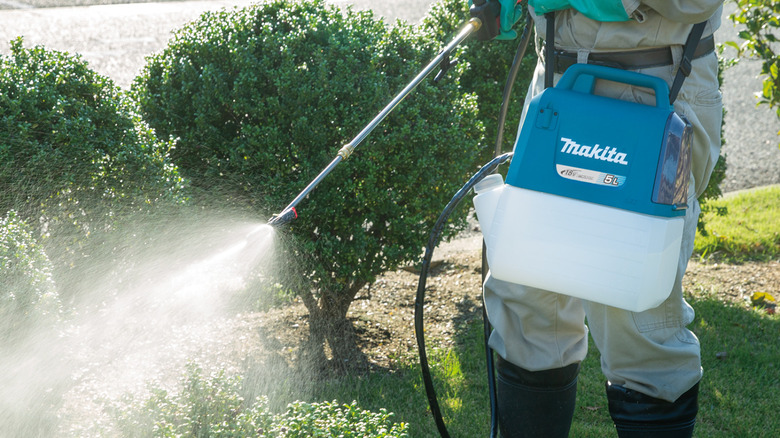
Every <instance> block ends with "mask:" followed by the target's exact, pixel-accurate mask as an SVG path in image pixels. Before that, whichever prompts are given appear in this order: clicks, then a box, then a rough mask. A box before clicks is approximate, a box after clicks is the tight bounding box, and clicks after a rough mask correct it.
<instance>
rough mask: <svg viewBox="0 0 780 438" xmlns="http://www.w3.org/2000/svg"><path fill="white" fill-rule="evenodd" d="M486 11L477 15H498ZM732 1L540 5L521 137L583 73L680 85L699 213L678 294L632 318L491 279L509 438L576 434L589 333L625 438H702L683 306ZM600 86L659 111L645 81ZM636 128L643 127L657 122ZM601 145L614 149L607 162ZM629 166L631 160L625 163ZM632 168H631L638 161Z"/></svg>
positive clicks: (506, 33)
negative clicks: (720, 43)
mask: <svg viewBox="0 0 780 438" xmlns="http://www.w3.org/2000/svg"><path fill="white" fill-rule="evenodd" d="M478 3H479V2H475V5H476V6H477V7H485V6H483V5H481V4H478ZM482 3H483V4H484V3H485V2H482ZM722 3H723V2H722V0H694V1H682V0H622V1H617V0H601V1H596V0H530V1H529V5H528V10H529V15H530V18H532V19H533V20H534V25H535V30H536V33H537V36H538V39H537V43H538V44H537V51H538V53H539V62H538V65H537V68H536V71H535V74H534V78H533V80H532V82H531V84H530V87H529V89H528V94H527V98H526V103H525V105H526V106H525V108H524V118H523V120H524V122H521V127H520V128H521V130H522V128H523V123H528V121H527V120H528V119H529V118H528V117H527V116H526V112H527V110H528V106H529V102H530V101H531V100H532V97H534V96H536V95H538V94H540V93H542V92H543V90H544V89H545V88H546V87H550V86H553V85H555V84H556V83H557V82H558V80H559V79H560V78H561V75H562V74H563V73H565V72H566V71H567V70H568V69H569V68H571V67H572V66H574V65H576V64H591V65H600V66H607V67H610V68H616V69H621V70H626V71H631V72H637V73H641V74H643V75H648V76H652V77H655V78H660V79H662V80H663V81H664V82H665V83H666V84H667V85H668V86H669V88H670V89H671V90H672V96H671V97H670V102H671V103H673V108H674V112H675V113H677V114H679V115H680V117H681V118H682V119H684V120H685V121H686V123H689V126H690V131H691V139H690V150H691V152H690V156H691V161H690V167H689V168H686V172H688V170H687V169H689V175H685V176H686V177H689V184H687V187H686V188H687V199H685V201H686V202H685V205H686V206H687V208H686V209H685V210H684V212H683V211H681V212H680V218H682V224H683V225H682V230H681V239H680V243H679V248H676V249H675V253H679V256H678V257H676V260H677V263H676V266H674V269H673V272H672V277H673V279H672V281H671V282H670V283H671V284H672V286H671V290H670V291H664V296H667V292H668V296H667V298H665V299H663V301H662V302H660V304H658V305H654V306H653V307H651V308H649V309H643V310H641V311H632V310H626V309H623V308H619V307H614V306H610V305H607V304H603V303H600V302H597V301H594V300H589V299H583V298H581V297H575V296H573V295H567V294H562V293H556V292H553V291H550V290H546V289H544V288H540V287H534V286H529V285H526V284H520V283H517V282H511V281H505V280H502V279H499V278H496V276H495V275H493V272H490V273H489V274H488V275H487V277H486V280H485V283H484V289H483V295H484V303H485V308H486V312H487V316H488V319H489V321H490V323H491V324H492V327H493V332H492V334H491V335H490V341H489V345H490V347H491V349H492V350H493V351H494V352H495V353H496V354H497V355H498V358H497V375H498V377H497V380H498V383H497V405H498V406H497V410H498V423H499V429H500V431H501V435H502V436H503V437H552V438H554V437H566V436H568V433H569V430H570V426H571V422H572V418H573V414H574V405H575V398H576V391H577V376H578V372H579V367H580V363H581V361H582V360H583V359H584V358H585V355H586V353H587V345H588V344H587V335H588V333H590V334H591V336H592V338H593V340H594V343H595V345H596V347H597V348H598V349H599V351H600V353H601V365H602V372H603V374H604V375H605V377H606V385H605V389H606V396H607V400H608V406H609V413H610V416H611V418H612V420H613V422H614V424H615V427H616V430H617V434H618V436H619V437H621V438H632V437H690V436H692V434H693V429H694V424H695V419H696V414H697V411H698V403H697V397H698V391H699V381H700V380H701V378H702V367H701V358H700V346H699V341H698V339H697V338H696V336H695V335H694V334H693V333H692V332H691V331H690V330H688V329H687V328H686V327H687V325H688V324H690V323H691V322H692V321H693V318H694V310H693V308H692V307H691V306H690V305H689V304H688V303H687V302H686V301H685V299H684V297H683V293H682V277H683V275H684V273H685V270H686V268H687V261H688V259H689V258H690V256H691V254H692V251H693V240H694V237H695V233H696V223H697V220H698V216H699V214H700V209H699V205H698V202H697V198H698V196H699V195H701V193H702V192H703V191H704V189H705V188H706V187H707V183H708V181H709V178H710V175H711V173H712V170H713V168H714V166H715V163H716V161H717V159H718V156H719V154H720V145H721V141H720V129H721V118H722V101H721V95H720V91H719V86H718V79H717V73H718V71H717V70H718V61H717V56H716V55H715V52H714V47H715V45H714V41H713V33H714V32H715V30H716V29H717V28H718V27H719V25H720V16H721V8H722ZM473 8H474V7H472V9H473ZM521 12H522V8H521V5H520V4H519V2H515V1H513V0H503V1H500V13H499V14H497V16H498V17H499V18H498V21H497V23H496V29H495V31H494V33H495V35H496V38H497V39H513V38H515V37H516V33H515V32H514V30H512V27H513V25H514V24H515V23H516V22H517V21H518V20H519V18H520V16H521ZM483 39H485V38H483ZM539 43H541V44H539ZM678 72H679V73H678ZM683 79H684V81H683ZM593 89H594V91H593V92H594V93H595V94H598V95H601V96H606V97H609V98H613V99H620V100H624V101H628V102H638V103H643V104H650V105H652V104H653V102H654V101H655V96H654V95H653V93H652V92H651V91H649V90H647V89H646V88H645V87H641V86H635V85H631V84H625V83H619V82H614V81H598V82H597V83H596V84H595V85H594V87H593ZM587 110H588V108H582V109H581V111H587ZM632 123H636V124H637V126H639V125H640V124H642V123H643V120H636V121H635V122H632ZM575 142H576V146H577V147H580V143H581V142H577V140H575V139H571V138H569V145H568V149H567V150H568V153H569V155H571V154H572V151H576V150H577V148H575V147H574V146H575ZM565 146H566V145H564V147H565ZM594 149H595V150H600V153H598V154H593V152H594ZM604 150H608V149H607V148H605V147H601V149H599V146H598V145H595V146H594V147H590V146H589V150H588V154H590V155H589V157H590V158H591V159H594V157H595V159H597V161H598V160H600V161H601V162H607V161H610V160H608V158H610V157H609V156H608V155H605V153H604V152H603V151H604ZM609 151H611V150H609ZM579 155H580V156H583V155H587V154H585V153H584V152H583V153H581V154H579ZM596 155H597V156H596ZM616 157H617V152H616V153H615V154H613V156H612V157H611V158H612V159H613V160H612V162H615V161H614V160H617V158H616ZM602 158H603V159H602ZM621 158H624V157H621ZM515 159H517V158H515ZM623 161H625V166H624V167H628V160H627V159H624V160H623ZM513 164H514V163H513ZM602 164H603V163H602ZM618 164H622V163H618ZM618 181H619V180H617V179H612V181H611V182H613V183H614V182H618ZM488 252H490V249H488ZM605 292H608V291H605ZM586 318H587V322H588V324H587V326H586V324H585V319H586Z"/></svg>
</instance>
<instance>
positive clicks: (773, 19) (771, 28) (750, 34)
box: [724, 0, 780, 117]
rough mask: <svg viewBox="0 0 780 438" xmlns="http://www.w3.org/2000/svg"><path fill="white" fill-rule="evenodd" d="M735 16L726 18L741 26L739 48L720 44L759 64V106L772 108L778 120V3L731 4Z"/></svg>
mask: <svg viewBox="0 0 780 438" xmlns="http://www.w3.org/2000/svg"><path fill="white" fill-rule="evenodd" d="M734 2H735V3H736V4H737V7H738V9H737V12H736V13H734V14H731V15H730V16H729V18H730V19H731V20H732V21H734V22H735V23H738V24H741V25H744V29H742V30H740V32H739V37H740V39H742V40H743V41H742V43H741V44H737V43H736V42H733V41H727V42H725V43H724V44H726V45H728V46H731V47H733V48H735V49H737V53H738V55H739V56H740V57H742V56H751V57H757V58H759V59H761V60H762V64H761V74H762V75H764V76H765V77H764V81H763V87H762V90H761V96H760V98H759V104H766V105H769V107H770V108H774V109H775V111H776V113H777V116H778V117H780V53H778V52H777V48H778V44H777V43H778V36H777V35H776V34H775V33H776V32H777V31H778V30H779V29H780V3H779V2H777V1H776V0H734Z"/></svg>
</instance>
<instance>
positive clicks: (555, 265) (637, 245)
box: [474, 175, 683, 312]
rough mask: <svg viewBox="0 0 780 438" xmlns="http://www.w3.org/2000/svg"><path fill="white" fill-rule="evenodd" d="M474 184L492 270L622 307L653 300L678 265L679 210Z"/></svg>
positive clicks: (489, 181)
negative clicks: (630, 207) (624, 206)
mask: <svg viewBox="0 0 780 438" xmlns="http://www.w3.org/2000/svg"><path fill="white" fill-rule="evenodd" d="M495 177H498V178H499V179H500V178H501V177H500V176H499V175H491V176H490V177H488V178H486V179H485V180H483V181H482V182H480V184H478V185H477V187H475V191H476V192H477V196H475V198H474V206H475V209H476V212H477V219H478V220H479V224H480V227H481V228H482V233H483V236H484V238H485V244H486V246H487V259H488V264H489V266H490V271H491V275H493V277H495V278H497V279H499V280H504V281H508V282H512V283H518V284H523V285H527V286H532V287H536V288H540V289H545V290H549V291H553V292H557V293H561V294H564V295H569V296H573V297H577V298H582V299H584V300H589V301H594V302H598V303H602V304H606V305H609V306H613V307H618V308H621V309H626V310H631V311H635V312H640V311H643V310H647V309H651V308H654V307H657V306H658V305H659V304H661V303H662V302H663V301H664V300H665V299H666V298H667V297H668V296H669V294H670V292H671V290H672V285H673V283H674V279H675V276H676V272H677V262H678V259H679V253H680V241H681V238H682V230H683V218H682V217H675V218H662V217H656V216H649V215H645V214H640V213H634V212H630V211H627V210H621V209H618V208H613V207H607V206H602V205H598V204H594V203H590V202H585V201H578V200H575V199H571V198H566V197H561V196H557V195H551V194H546V193H541V192H536V191H532V190H526V189H522V188H518V187H514V186H511V185H504V184H502V183H498V182H497V180H496V178H495Z"/></svg>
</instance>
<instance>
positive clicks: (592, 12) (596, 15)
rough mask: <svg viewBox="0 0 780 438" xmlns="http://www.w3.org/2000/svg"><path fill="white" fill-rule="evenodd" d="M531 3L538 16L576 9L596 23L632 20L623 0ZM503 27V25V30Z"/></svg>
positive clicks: (542, 1) (551, 0)
mask: <svg viewBox="0 0 780 438" xmlns="http://www.w3.org/2000/svg"><path fill="white" fill-rule="evenodd" d="M529 3H530V5H531V6H533V8H534V11H535V12H536V13H537V14H543V13H545V12H552V11H559V10H561V9H569V8H574V9H576V10H578V11H580V13H582V14H583V15H585V16H586V17H588V18H590V19H592V20H596V21H628V20H629V19H630V17H629V16H628V14H627V13H626V9H625V7H624V6H623V2H622V1H621V0H529ZM503 11H504V2H503V1H502V2H501V12H502V13H503ZM503 27H504V26H503V24H502V26H501V28H502V30H503Z"/></svg>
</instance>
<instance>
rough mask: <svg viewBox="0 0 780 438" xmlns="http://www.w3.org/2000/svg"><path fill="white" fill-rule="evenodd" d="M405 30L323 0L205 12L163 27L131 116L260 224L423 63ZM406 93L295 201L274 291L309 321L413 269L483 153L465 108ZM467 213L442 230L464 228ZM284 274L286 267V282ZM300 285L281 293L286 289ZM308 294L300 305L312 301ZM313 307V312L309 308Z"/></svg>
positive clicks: (440, 97) (200, 183)
mask: <svg viewBox="0 0 780 438" xmlns="http://www.w3.org/2000/svg"><path fill="white" fill-rule="evenodd" d="M435 50H436V48H435V47H434V45H433V44H432V43H431V42H430V41H429V40H427V39H425V38H424V37H423V35H421V34H420V33H418V32H417V31H416V30H415V29H413V28H412V27H410V26H408V25H406V24H404V23H400V22H399V23H397V24H396V25H395V26H393V27H391V28H388V27H387V26H386V25H385V24H383V23H382V22H381V21H380V20H379V19H377V18H375V17H374V16H373V14H372V13H371V12H358V11H354V10H352V9H351V8H348V9H346V10H343V11H342V10H339V9H338V8H336V7H335V6H328V5H326V4H325V3H324V2H322V1H319V0H315V1H303V2H300V1H291V0H274V1H270V2H266V3H263V4H259V5H254V6H249V7H246V8H243V9H233V10H229V11H228V10H222V11H219V12H208V13H205V14H203V15H202V16H201V17H200V18H199V19H197V20H195V21H194V22H192V23H190V24H188V25H186V26H185V27H184V28H182V29H180V30H178V31H177V32H176V33H175V35H174V37H173V38H172V39H171V41H170V42H169V44H168V46H167V47H166V48H165V49H164V50H163V51H162V52H160V53H158V54H156V55H154V56H153V57H151V58H149V59H148V64H147V65H146V67H145V69H144V70H143V72H142V74H141V76H139V77H138V78H137V79H136V81H135V82H134V84H133V92H134V94H135V96H136V98H137V100H138V101H139V102H140V105H141V108H142V111H143V114H144V117H145V119H146V120H148V122H149V123H150V125H151V126H152V127H154V128H155V129H156V131H157V132H158V133H159V134H161V135H163V136H172V137H176V138H178V139H179V141H178V143H177V148H176V149H175V150H174V151H173V157H174V158H175V160H176V162H177V164H178V165H179V166H180V168H181V169H182V171H183V172H185V173H186V175H187V176H188V177H191V179H192V180H193V184H194V185H196V186H197V187H198V188H199V189H200V190H202V193H201V194H200V195H198V196H201V197H200V199H207V197H208V196H212V195H214V194H218V196H219V198H220V199H221V201H222V202H227V203H234V204H235V203H242V204H245V205H249V206H251V207H253V208H254V209H255V210H256V211H258V212H260V213H262V214H265V215H268V214H270V213H274V212H278V211H280V210H281V209H282V208H283V207H285V206H286V205H287V204H288V203H289V202H290V201H291V200H292V199H293V198H294V197H295V195H297V194H298V193H299V192H300V191H301V190H302V189H303V188H304V187H305V186H306V185H307V184H308V183H309V182H310V181H311V180H312V179H314V178H315V176H317V174H318V173H319V172H320V171H321V170H322V169H323V168H324V167H325V166H326V165H327V164H328V163H329V162H330V161H331V160H332V159H333V158H334V157H335V156H336V152H337V151H338V150H339V148H340V147H341V146H342V145H344V144H345V143H347V142H348V141H349V140H350V139H351V138H353V137H354V136H355V135H356V134H357V133H358V132H360V131H361V129H362V128H363V127H364V126H365V125H366V124H367V123H368V122H369V121H370V120H371V119H372V118H373V116H374V115H375V114H376V113H378V112H379V111H380V110H381V109H382V108H383V107H384V106H385V105H386V104H387V103H389V102H390V100H391V99H392V97H393V96H394V95H395V94H396V93H398V92H399V91H400V90H401V89H402V88H403V87H404V86H405V85H406V84H407V83H408V82H409V81H410V80H411V79H412V78H413V77H414V76H415V75H416V74H417V73H418V72H419V71H420V70H421V69H422V68H423V67H424V65H425V64H427V63H428V62H430V60H431V59H432V58H433V57H434V56H435V54H436V51H435ZM462 73H463V67H456V68H455V69H453V71H451V72H450V75H449V77H448V78H447V80H445V81H442V82H441V83H439V84H438V85H437V84H433V83H432V81H430V80H428V81H424V82H423V83H421V84H420V85H419V86H418V87H417V89H416V90H415V93H414V94H412V95H411V96H409V97H408V98H407V99H406V100H405V101H404V102H403V103H402V104H401V105H400V106H399V107H398V108H397V109H396V110H395V111H394V112H393V113H392V114H390V116H389V117H388V118H387V119H386V120H385V121H384V122H383V123H382V124H381V125H380V126H379V128H378V129H377V130H376V131H375V132H374V133H372V134H371V135H370V136H369V137H368V139H367V141H366V142H365V143H364V144H363V145H361V147H360V148H358V149H357V150H356V152H355V154H354V155H353V156H352V157H351V158H350V159H349V160H348V161H346V162H344V163H343V164H342V165H341V166H339V167H338V168H336V170H335V171H334V172H333V173H331V174H330V176H329V178H326V179H325V180H324V181H323V182H322V183H321V184H320V185H319V186H318V187H317V188H316V190H315V191H314V192H313V193H312V194H311V195H310V196H309V197H308V198H307V199H305V200H304V202H303V203H301V204H300V205H299V212H300V214H301V215H302V216H303V217H302V218H301V219H298V220H297V221H295V222H293V223H292V224H291V225H290V226H289V227H288V228H286V229H285V233H286V234H287V235H288V236H292V238H293V239H294V240H295V241H297V243H290V244H287V245H283V246H282V247H281V248H279V249H278V251H279V253H280V254H279V256H280V259H293V258H294V259H298V260H301V259H304V260H307V262H308V265H307V266H306V267H305V268H301V269H300V270H299V271H298V272H297V273H296V274H295V275H290V276H288V277H287V278H285V279H282V281H281V283H282V284H286V285H288V286H287V287H290V288H291V289H294V290H296V291H297V292H298V293H300V294H302V295H304V301H305V302H306V303H307V307H308V308H309V310H310V312H312V314H313V316H314V317H315V318H316V317H317V314H318V312H320V311H322V313H325V314H327V316H328V317H335V318H342V319H343V318H344V316H345V315H346V311H347V309H348V306H349V303H350V302H351V301H352V299H353V298H354V296H355V294H356V293H357V292H358V291H359V290H360V288H362V287H363V286H364V285H365V284H367V283H369V282H371V281H373V280H374V278H375V277H376V276H377V275H378V274H380V273H382V272H384V271H386V270H388V269H393V268H395V267H397V266H398V265H399V264H401V263H404V262H406V261H410V260H416V259H417V258H418V257H420V253H421V248H422V247H423V246H424V244H425V242H426V240H427V235H428V230H430V228H431V227H432V225H433V223H434V222H435V220H436V218H437V217H438V214H439V213H440V212H441V210H442V209H443V208H444V206H445V205H446V203H447V202H448V201H449V199H450V198H451V196H452V195H453V194H454V193H455V192H456V191H457V189H458V188H460V186H461V185H462V184H463V183H464V182H465V181H466V180H467V179H468V177H469V176H470V174H471V173H472V172H473V171H474V169H475V166H476V164H477V157H478V154H479V152H480V150H482V149H483V127H482V123H481V121H480V120H479V119H478V116H477V106H476V102H475V98H474V96H472V95H469V94H468V93H464V92H463V91H462V90H461V89H460V88H459V85H458V79H459V77H460V76H461V75H462ZM465 215H466V211H463V212H460V213H459V214H458V215H456V217H455V219H454V224H456V227H453V229H448V230H446V231H445V234H447V235H450V234H452V233H453V232H454V230H455V228H457V226H462V225H464V224H465V221H464V218H465ZM285 271H286V272H289V270H285ZM300 279H303V281H301V282H300V283H301V284H296V283H295V281H300ZM312 290H314V291H315V293H314V294H313V295H311V291H312ZM317 300H319V307H318V305H315V302H317Z"/></svg>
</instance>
